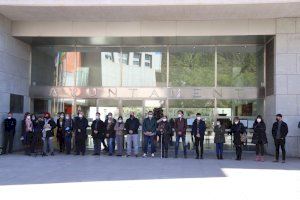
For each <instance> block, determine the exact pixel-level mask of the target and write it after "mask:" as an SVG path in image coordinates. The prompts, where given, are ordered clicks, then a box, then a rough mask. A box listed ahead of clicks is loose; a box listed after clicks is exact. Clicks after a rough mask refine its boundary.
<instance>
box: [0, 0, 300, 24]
mask: <svg viewBox="0 0 300 200" xmlns="http://www.w3.org/2000/svg"><path fill="white" fill-rule="evenodd" d="M299 10H300V1H295V0H269V1H267V0H228V1H224V0H172V1H169V0H114V1H109V0H85V1H82V0H80V1H79V0H69V1H63V0H43V1H41V0H26V1H24V0H0V13H1V14H3V15H5V16H6V17H8V18H9V19H11V20H13V21H20V20H22V21H143V20H146V21H151V20H155V21H157V20H159V21H168V20H172V21H174V20H175V21H182V20H183V21H184V20H214V19H256V18H282V17H300V12H299Z"/></svg>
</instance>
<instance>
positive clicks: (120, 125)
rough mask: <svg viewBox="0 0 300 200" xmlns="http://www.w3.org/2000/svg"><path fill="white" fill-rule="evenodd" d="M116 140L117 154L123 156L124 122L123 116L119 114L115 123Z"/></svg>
mask: <svg viewBox="0 0 300 200" xmlns="http://www.w3.org/2000/svg"><path fill="white" fill-rule="evenodd" d="M115 131H116V142H117V156H122V155H123V151H124V122H123V118H122V116H119V118H118V121H117V123H116V125H115Z"/></svg>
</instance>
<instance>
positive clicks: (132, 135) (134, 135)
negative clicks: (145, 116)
mask: <svg viewBox="0 0 300 200" xmlns="http://www.w3.org/2000/svg"><path fill="white" fill-rule="evenodd" d="M139 126H140V122H139V120H138V119H137V118H136V117H135V116H134V112H131V113H130V117H129V118H128V119H127V120H126V122H125V130H126V133H127V157H129V156H130V155H131V148H132V143H133V148H134V154H135V156H136V157H138V153H139V145H138V139H139V137H138V136H139V135H138V130H139Z"/></svg>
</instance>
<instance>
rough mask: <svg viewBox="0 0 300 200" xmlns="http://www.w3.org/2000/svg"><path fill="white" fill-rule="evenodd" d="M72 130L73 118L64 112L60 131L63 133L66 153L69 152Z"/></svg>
mask: <svg viewBox="0 0 300 200" xmlns="http://www.w3.org/2000/svg"><path fill="white" fill-rule="evenodd" d="M72 131H73V120H72V118H71V117H70V115H69V114H66V116H65V120H64V121H63V125H62V133H63V137H64V142H65V146H66V154H70V153H71V147H72V145H71V144H72Z"/></svg>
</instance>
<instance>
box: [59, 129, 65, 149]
mask: <svg viewBox="0 0 300 200" xmlns="http://www.w3.org/2000/svg"><path fill="white" fill-rule="evenodd" d="M57 142H58V144H59V151H60V152H63V151H64V150H65V137H64V136H63V133H59V134H58V136H57Z"/></svg>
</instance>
